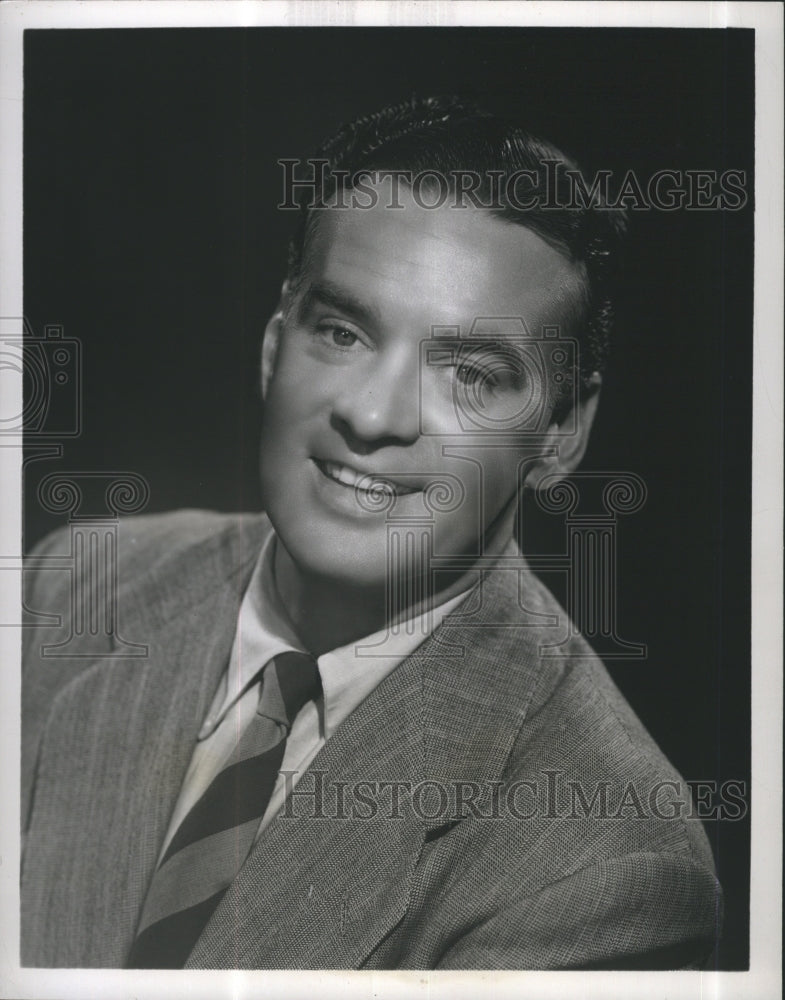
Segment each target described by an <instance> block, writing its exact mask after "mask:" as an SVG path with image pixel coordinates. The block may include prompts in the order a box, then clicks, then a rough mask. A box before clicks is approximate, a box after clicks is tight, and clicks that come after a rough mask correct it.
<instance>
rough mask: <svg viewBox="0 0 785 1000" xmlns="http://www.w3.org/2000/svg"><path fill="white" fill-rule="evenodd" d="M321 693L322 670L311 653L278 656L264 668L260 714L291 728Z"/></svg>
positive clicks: (288, 653) (292, 653)
mask: <svg viewBox="0 0 785 1000" xmlns="http://www.w3.org/2000/svg"><path fill="white" fill-rule="evenodd" d="M321 690H322V683H321V678H320V677H319V667H318V666H317V664H316V660H315V659H314V658H313V657H312V656H309V655H308V653H298V652H295V651H294V650H288V651H287V652H285V653H279V654H278V655H277V656H274V657H273V658H272V660H270V662H269V663H268V664H267V666H266V667H265V668H264V672H263V674H262V691H261V695H260V697H259V708H258V710H257V711H258V712H259V714H260V715H266V716H268V717H269V718H271V719H275V720H276V721H277V722H281V723H283V725H285V726H288V727H291V725H292V723H293V722H294V720H295V718H296V716H297V713H298V712H299V711H300V709H301V708H302V707H303V705H305V704H307V703H308V702H309V701H312V700H313V699H314V698H318V696H319V694H320V693H321Z"/></svg>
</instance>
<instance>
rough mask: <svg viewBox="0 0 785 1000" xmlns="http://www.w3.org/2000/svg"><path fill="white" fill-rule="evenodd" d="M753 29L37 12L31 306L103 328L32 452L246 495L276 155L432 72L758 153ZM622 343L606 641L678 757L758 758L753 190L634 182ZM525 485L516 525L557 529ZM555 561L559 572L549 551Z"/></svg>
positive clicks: (596, 160) (606, 452) (742, 873)
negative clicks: (82, 18)
mask: <svg viewBox="0 0 785 1000" xmlns="http://www.w3.org/2000/svg"><path fill="white" fill-rule="evenodd" d="M753 45H754V38H753V33H752V32H751V31H720V30H717V31H708V30H705V31H704V30H696V31H692V30H678V31H677V30H661V29H658V30H628V29H589V30H586V29H575V30H573V29H546V30H533V29H504V30H497V29H471V30H465V29H429V28H407V29H366V28H351V29H323V28H319V29H308V28H304V29H268V28H265V29H253V30H245V29H218V30H216V29H171V30H147V29H134V30H93V31H77V30H71V31H27V32H26V35H25V112H24V113H25V118H24V128H25V132H24V152H25V161H24V190H25V203H24V210H25V217H24V225H25V235H24V281H25V295H24V300H25V314H26V316H27V319H28V321H29V323H30V324H31V326H32V328H33V329H34V330H35V331H36V332H40V331H42V329H43V327H44V325H45V324H48V323H54V324H62V326H63V329H64V334H65V335H66V336H67V337H74V338H78V339H79V340H80V341H81V344H82V351H83V383H82V401H83V424H82V431H81V434H80V435H79V436H78V437H75V438H73V439H70V440H67V441H66V442H65V447H64V454H63V457H62V459H59V460H51V459H49V460H39V461H34V462H31V463H30V464H29V465H28V467H27V471H26V474H25V480H26V481H25V514H26V521H25V524H26V537H25V546H26V548H27V549H29V548H30V546H31V545H32V544H33V543H34V542H35V541H36V540H37V539H38V538H40V537H41V536H42V535H43V534H44V533H45V532H46V531H48V530H49V529H50V528H53V527H55V526H57V524H58V523H59V522H58V521H57V519H56V518H55V517H54V516H52V515H50V514H47V513H46V512H44V511H43V510H42V509H41V506H40V504H39V502H38V500H37V499H36V486H37V484H38V482H39V481H40V480H41V478H42V477H43V476H44V475H46V474H48V473H50V472H53V471H57V470H69V471H76V470H80V471H99V470H110V471H133V472H136V473H138V474H141V475H142V476H144V477H145V479H146V480H147V481H148V483H149V484H150V490H151V496H150V502H149V504H148V507H147V509H148V510H151V511H152V510H165V509H169V508H173V507H182V506H192V507H210V508H217V509H223V510H236V509H255V508H258V506H259V494H258V487H257V454H256V452H257V438H258V431H257V429H258V425H259V420H260V405H259V400H258V396H257V391H256V373H257V368H258V345H259V337H260V332H261V330H262V329H263V326H264V322H265V320H266V317H267V315H268V314H269V313H270V311H271V310H272V308H273V306H274V304H275V301H276V297H277V291H278V288H279V285H280V282H281V280H282V277H283V266H284V260H285V256H284V255H285V244H286V238H287V234H288V232H289V228H290V225H291V222H292V218H291V215H290V214H289V213H286V212H281V211H278V210H276V208H275V205H276V202H277V201H278V200H279V192H280V190H281V179H280V170H279V168H278V167H277V166H276V160H277V159H278V158H279V157H287V156H290V157H293V156H307V155H310V154H311V153H312V151H313V149H314V147H315V145H316V143H317V142H318V140H319V139H321V138H322V137H323V136H324V135H325V134H327V133H329V132H330V131H331V130H332V129H334V128H335V127H336V126H337V125H338V124H339V123H341V122H342V121H345V120H347V119H348V118H352V117H355V116H356V115H359V114H362V113H366V112H369V111H372V110H374V109H375V108H376V107H378V106H381V105H382V104H384V103H388V102H390V101H394V100H399V99H401V97H402V96H407V95H408V94H409V93H411V92H412V91H415V90H416V91H420V92H433V93H447V92H459V93H462V94H467V95H476V96H479V97H481V98H483V99H485V103H487V104H490V105H491V106H492V107H495V108H496V109H498V110H503V111H511V112H514V113H518V114H519V115H520V117H522V118H523V119H524V120H525V121H526V122H527V124H528V126H529V127H530V128H531V130H532V131H535V132H537V131H538V130H539V131H542V132H543V133H544V134H545V135H547V136H548V137H549V138H551V139H553V140H554V141H555V142H557V144H560V145H561V146H562V147H563V148H565V149H566V150H567V151H569V152H573V153H575V154H577V155H578V157H579V159H581V160H582V162H583V163H584V164H585V165H586V166H587V167H589V168H590V170H591V169H595V168H597V167H603V168H607V169H611V170H613V171H614V175H618V176H621V175H623V173H624V172H625V171H626V170H627V169H628V168H634V169H635V170H636V171H638V172H639V173H640V175H641V176H643V177H648V176H650V175H651V174H652V173H653V172H654V171H656V170H658V169H662V168H673V169H682V170H683V169H712V170H717V171H723V170H726V169H741V170H746V171H747V174H748V177H749V178H750V191H751V178H752V171H753V145H754V136H753V124H754V92H753V80H754V72H753ZM633 214H634V223H633V239H632V243H631V246H630V249H629V252H628V255H627V283H626V290H625V293H624V295H623V298H622V300H621V302H620V303H619V327H620V335H619V343H618V345H617V348H616V353H615V357H614V361H613V364H612V366H611V370H610V372H609V373H608V377H607V379H606V385H605V388H604V390H603V399H602V404H601V407H600V415H599V418H598V420H597V423H596V426H595V432H594V436H593V441H592V444H591V446H590V449H589V453H588V455H587V457H586V460H585V462H584V468H586V469H604V470H609V469H619V470H629V471H632V472H635V473H637V474H638V475H639V476H641V477H642V478H643V479H644V481H645V482H646V484H647V488H648V499H647V502H646V504H645V506H644V507H643V509H642V510H641V511H639V512H638V513H636V514H634V515H632V516H630V517H628V518H626V519H622V522H621V523H620V549H619V579H620V582H621V588H620V593H619V623H620V633H621V635H622V636H623V637H624V638H627V639H630V640H632V641H638V642H645V643H646V644H647V647H648V657H647V659H646V660H644V661H634V660H630V661H627V662H625V661H616V662H613V663H610V664H609V666H610V668H611V671H612V673H613V675H614V677H615V679H616V680H617V682H618V683H619V685H620V687H621V688H622V690H623V691H624V693H625V694H626V695H627V697H628V698H629V700H630V701H631V703H632V704H633V706H634V707H635V709H636V710H637V711H638V713H639V715H640V716H641V718H642V719H643V720H644V722H645V724H646V725H647V726H648V728H649V729H650V730H651V731H652V733H653V734H654V736H655V738H656V739H657V741H658V742H659V743H660V745H661V746H662V748H663V749H664V751H665V752H666V754H667V755H668V756H669V757H670V758H671V759H672V760H673V762H674V763H675V764H676V766H677V767H678V768H679V770H680V771H681V772H682V774H683V775H684V776H685V778H687V779H688V780H699V779H700V780H707V781H714V782H717V783H718V784H721V783H722V782H723V781H727V780H729V779H736V780H740V781H745V782H747V786H746V787H747V790H748V792H749V777H750V775H749V730H750V716H749V685H750V660H749V623H750V618H749V602H750V590H749V558H750V535H749V531H750V464H751V461H750V460H751V354H752V265H753V251H752V204H751V200H750V203H749V204H748V205H747V207H746V208H745V209H744V210H743V211H738V212H718V211H704V212H695V211H686V210H679V211H675V212H668V213H666V212H662V211H656V210H655V211H648V212H635V213H633ZM563 531H564V528H563V524H562V523H561V522H560V520H559V519H558V518H556V519H554V517H553V516H550V517H546V516H545V515H542V514H538V513H537V512H536V511H533V510H532V511H529V512H528V514H527V518H526V521H525V529H524V542H525V544H526V545H527V546H529V547H530V548H533V549H535V550H538V551H548V550H551V551H558V550H559V549H561V547H562V546H563ZM548 582H549V583H553V584H554V589H556V590H557V592H558V588H559V584H558V581H550V580H549V581H548ZM748 822H749V815H747V817H746V818H745V819H744V820H742V821H738V822H731V821H729V820H725V821H722V822H720V821H718V822H709V823H707V829H708V831H709V835H710V838H711V841H712V846H713V848H714V851H715V855H716V858H717V864H718V869H719V875H720V879H721V881H722V883H723V886H724V888H725V892H726V917H725V934H724V937H723V941H722V944H721V946H720V949H719V952H718V955H717V956H716V963H717V967H718V968H725V969H739V968H744V967H746V964H747V961H748V927H749V920H748V887H749V825H748Z"/></svg>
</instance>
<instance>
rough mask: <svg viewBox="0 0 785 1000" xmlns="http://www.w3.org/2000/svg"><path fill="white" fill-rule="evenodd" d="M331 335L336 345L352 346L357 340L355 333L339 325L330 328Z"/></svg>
mask: <svg viewBox="0 0 785 1000" xmlns="http://www.w3.org/2000/svg"><path fill="white" fill-rule="evenodd" d="M331 336H332V341H333V343H334V344H335V346H336V347H352V346H353V345H354V344H356V343H357V340H358V337H357V334H356V333H352V331H351V330H347V329H346V328H345V327H341V326H334V327H333V328H332V330H331Z"/></svg>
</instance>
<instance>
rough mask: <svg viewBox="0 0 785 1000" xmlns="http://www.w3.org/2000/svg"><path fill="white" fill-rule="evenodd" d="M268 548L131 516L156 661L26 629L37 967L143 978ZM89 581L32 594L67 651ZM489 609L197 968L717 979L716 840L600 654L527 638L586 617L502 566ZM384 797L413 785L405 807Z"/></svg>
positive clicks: (385, 714) (480, 598)
mask: <svg viewBox="0 0 785 1000" xmlns="http://www.w3.org/2000/svg"><path fill="white" fill-rule="evenodd" d="M268 530H269V523H268V522H267V520H266V518H265V517H264V516H247V517H246V516H226V515H216V514H208V513H205V512H197V511H180V512H176V513H173V514H169V515H157V516H149V517H139V518H129V519H128V520H127V521H126V522H123V523H122V525H121V547H120V566H121V574H120V577H121V583H120V589H119V602H118V603H119V608H120V633H121V634H122V637H123V638H124V639H126V640H128V641H134V642H139V643H145V644H146V645H147V647H148V655H147V656H146V657H144V658H141V659H140V658H111V657H103V656H96V647H95V643H96V641H97V640H96V637H90V655H84V656H80V655H79V649H78V647H77V648H76V649H75V650H72V652H75V653H76V655H75V656H74V657H72V658H68V659H58V658H46V657H42V656H41V654H40V647H41V644H42V643H47V642H54V641H57V638H58V635H59V634H60V633H59V632H58V630H57V629H52V628H47V629H40V628H37V629H33V628H31V629H29V630H27V642H26V656H25V668H24V685H23V692H24V693H23V702H24V704H23V710H24V723H23V743H24V747H23V795H24V801H23V822H24V823H25V826H26V828H27V834H26V848H25V856H24V864H23V880H22V962H23V964H25V965H33V966H62V967H120V966H122V964H123V962H124V959H125V956H126V953H127V951H128V948H129V946H130V944H131V941H132V939H133V935H134V929H135V925H136V921H137V918H138V916H139V912H140V909H141V906H142V903H143V900H144V895H145V891H146V888H147V885H148V883H149V881H150V878H151V875H152V872H153V869H154V866H155V863H156V858H157V856H158V853H159V850H160V847H161V843H162V838H163V837H164V835H165V832H166V829H167V825H168V822H169V817H170V814H171V812H172V809H173V806H174V804H175V801H176V799H177V796H178V793H179V791H180V787H181V783H182V780H183V776H184V774H185V771H186V768H187V766H188V763H189V760H190V757H191V753H192V750H193V747H194V743H195V738H196V733H197V731H198V729H199V727H200V724H201V722H202V720H203V716H204V715H205V713H206V711H207V708H208V706H209V703H210V700H211V698H212V695H213V693H214V690H215V688H216V685H217V682H218V679H219V677H220V675H221V672H222V671H223V670H224V668H225V666H226V663H227V661H228V656H229V651H230V646H231V642H232V638H233V633H234V629H235V624H236V614H237V611H238V607H239V602H240V599H241V596H242V593H243V590H244V587H245V585H246V583H247V580H248V577H249V574H250V572H251V569H252V567H253V564H254V560H255V559H256V557H257V554H258V551H259V546H260V544H261V541H262V539H263V537H264V534H265V532H266V531H268ZM68 545H69V539H68V536H67V535H65V534H63V533H59V534H56V535H54V536H52V537H50V538H49V539H48V540H47V541H46V542H45V543H44V545H43V547H42V548H41V549H40V550H39V554H47V553H49V554H54V553H56V552H58V551H59V552H62V553H64V552H66V551H67V548H68ZM30 575H31V576H33V574H30ZM69 587H70V582H69V575H68V573H67V572H62V571H61V572H56V571H54V570H52V571H48V572H39V573H37V574H35V575H34V578H33V581H32V587H31V589H30V592H29V595H28V597H27V603H28V607H29V608H31V609H33V610H35V611H44V612H49V613H57V614H60V615H62V616H63V630H62V634H63V635H65V634H67V632H68V630H69V627H70V623H69V621H68V618H67V616H68V613H69V601H70V597H69ZM468 601H469V602H472V604H471V605H470V604H469V603H467V604H465V605H464V606H463V607H461V608H459V609H458V610H457V612H455V613H453V615H451V616H449V617H448V619H447V620H446V621H445V622H444V623H443V625H442V626H441V627H440V628H439V629H438V630H437V631H436V632H435V633H434V634H433V635H432V636H431V637H429V638H428V639H427V640H426V641H425V642H424V643H423V644H422V645H421V646H420V648H419V649H418V650H417V651H416V652H415V653H414V655H412V656H409V657H408V658H407V659H406V660H404V662H403V663H401V664H400V665H399V666H398V667H397V668H396V669H395V670H394V671H393V672H392V674H390V675H389V676H388V677H387V678H386V679H385V680H384V681H382V683H381V684H380V685H379V686H378V687H377V688H376V690H375V691H373V693H372V694H371V695H370V696H369V697H368V698H367V699H366V700H365V701H364V702H363V703H362V704H361V705H360V706H359V707H358V708H357V709H356V710H355V711H354V712H353V713H352V715H351V716H350V717H349V718H348V719H347V720H346V721H345V722H344V724H343V725H342V726H341V727H340V728H339V730H338V731H337V732H336V733H335V734H334V735H333V737H332V738H331V739H330V740H329V741H328V743H327V744H326V745H325V746H324V747H323V749H322V750H321V751H320V753H319V754H318V756H317V758H316V759H315V760H314V762H313V763H312V765H311V767H310V770H311V771H313V772H314V775H313V776H306V777H304V778H303V779H302V781H301V783H300V785H298V786H297V789H296V791H302V792H304V793H305V794H301V795H295V797H294V799H293V801H292V803H291V806H290V809H289V815H286V811H283V812H281V813H279V815H278V816H277V817H276V818H275V819H274V820H273V822H272V823H271V824H270V825H269V826H268V827H267V828H266V830H265V831H264V833H263V834H262V836H261V837H260V839H259V841H258V842H257V844H256V846H255V848H254V849H253V851H252V853H251V855H250V857H249V859H248V861H247V862H246V864H245V866H244V867H243V869H242V870H241V872H240V873H239V875H238V877H237V878H236V880H235V882H234V883H233V885H232V886H231V887H230V889H229V891H228V892H227V894H226V896H225V897H224V899H223V901H222V902H221V904H220V906H219V907H218V909H217V910H216V912H215V914H214V915H213V917H212V919H211V920H210V923H209V924H208V926H207V927H206V929H205V931H204V933H203V935H202V937H201V939H200V940H199V942H198V943H197V945H196V947H195V949H194V951H193V953H192V955H191V957H190V959H189V961H188V967H193V968H219V969H223V968H347V969H351V968H453V969H455V968H490V969H553V968H602V967H605V968H658V967H665V968H675V967H693V966H695V965H697V964H698V963H700V962H701V961H703V960H704V958H705V956H706V954H707V953H708V952H709V951H710V949H711V947H712V945H713V943H714V941H715V939H716V935H717V933H718V928H719V920H720V910H721V892H720V888H719V885H718V883H717V881H716V878H715V875H714V868H713V862H712V856H711V852H710V849H709V846H708V843H707V841H706V837H705V835H704V832H703V829H702V827H701V824H700V822H699V821H697V820H690V819H689V818H684V817H679V816H678V815H676V816H675V818H667V817H668V816H669V815H670V814H671V813H674V812H676V813H678V810H676V809H674V808H673V807H672V806H668V805H667V804H666V805H662V800H661V799H660V798H659V797H658V796H659V794H660V793H659V791H658V790H661V791H662V793H663V795H664V796H665V798H667V796H668V795H669V794H671V793H672V792H673V789H674V788H675V787H677V786H678V783H679V782H680V780H681V779H680V778H679V776H678V774H677V773H676V772H675V771H674V770H673V768H672V767H671V766H670V764H669V763H668V761H667V760H665V758H664V757H663V755H662V753H661V752H660V751H659V750H658V748H657V747H656V745H655V744H654V743H653V741H652V740H651V738H650V737H649V735H648V734H647V732H646V731H645V730H644V728H643V726H642V725H641V723H640V722H639V720H638V719H637V718H636V716H635V715H634V714H633V712H632V711H631V709H630V707H629V706H628V705H627V703H626V702H625V700H624V699H623V698H622V696H621V694H620V693H619V691H618V690H617V689H616V687H615V686H614V684H613V683H612V681H611V680H610V678H609V676H608V674H607V673H606V671H605V669H604V667H603V666H602V664H601V663H600V662H599V661H598V660H597V658H596V657H595V655H594V654H593V653H592V651H591V650H590V649H589V647H588V646H587V645H586V644H585V643H584V642H583V641H582V640H580V639H576V640H575V643H574V646H573V648H572V650H571V652H572V656H571V657H570V658H568V659H549V658H546V657H543V656H542V655H540V646H541V644H543V643H549V642H552V641H553V627H552V626H551V627H548V626H547V625H542V624H540V625H528V626H526V627H522V626H521V624H520V623H521V621H522V618H523V617H524V612H523V611H522V610H521V607H522V606H523V607H524V608H526V609H527V610H528V611H529V612H534V613H539V614H542V615H554V614H560V615H562V616H563V612H562V611H561V610H560V609H559V608H558V606H557V604H556V602H555V601H554V599H553V597H552V596H551V595H550V593H549V592H548V591H547V590H546V589H545V588H544V587H543V586H542V584H541V583H540V582H539V581H538V580H537V579H536V578H535V577H534V576H533V575H532V574H531V573H529V572H523V573H519V572H517V571H514V572H509V571H506V570H504V569H499V570H497V571H494V572H492V573H489V574H488V575H487V577H486V579H485V580H484V583H483V585H482V588H481V592H480V593H477V594H474V595H472V596H471V597H470V598H469V599H468ZM472 612H473V613H472ZM461 616H463V618H464V621H463V622H461V621H460V618H461ZM467 616H468V617H467ZM529 620H531V619H529ZM538 620H539V621H548V619H538ZM110 641H111V640H110V639H107V640H106V642H107V650H106V651H107V652H110V651H111V650H110V646H109V643H110ZM456 647H457V648H462V649H463V655H461V656H456V655H453V654H454V652H455V648H456ZM363 782H365V783H366V784H362V783H363ZM385 782H388V783H389V782H401V783H402V784H401V785H400V786H398V798H399V801H398V802H397V803H396V802H394V801H393V798H392V796H393V792H392V791H391V790H390V786H389V785H384V784H383V783H385ZM663 782H671V783H673V784H670V785H663ZM461 783H463V784H461ZM681 787H682V789H683V788H684V786H681ZM339 788H340V789H343V795H344V804H343V806H342V807H341V806H340V805H339V803H338V800H337V798H336V796H337V795H338V793H339V792H338V790H339ZM458 788H462V789H463V791H462V792H456V790H457V789H458ZM576 788H577V789H578V791H576ZM320 789H321V791H322V793H323V798H324V801H323V802H322V803H321V804H319V803H318V802H317V798H316V793H317V792H318V791H319V790H320ZM309 790H310V792H311V794H310V795H309V794H308V792H309ZM652 790H654V797H653V798H652ZM456 794H458V795H459V797H462V798H463V801H464V807H463V808H462V809H459V808H455V809H453V808H452V805H453V803H454V797H455V795H456ZM444 796H447V797H448V798H447V799H444ZM682 797H683V794H682ZM363 799H364V803H363ZM467 801H469V802H470V805H469V806H467V805H466V804H465V803H466V802H467ZM462 813H465V815H464V816H463V817H462V818H461V814H462ZM661 817H662V818H661Z"/></svg>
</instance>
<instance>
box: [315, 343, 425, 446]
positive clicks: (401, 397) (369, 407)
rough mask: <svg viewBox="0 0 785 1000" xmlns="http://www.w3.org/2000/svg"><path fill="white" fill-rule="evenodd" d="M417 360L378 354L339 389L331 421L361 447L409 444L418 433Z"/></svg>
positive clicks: (418, 390) (418, 388)
mask: <svg viewBox="0 0 785 1000" xmlns="http://www.w3.org/2000/svg"><path fill="white" fill-rule="evenodd" d="M418 372H419V369H418V365H417V363H416V360H415V362H414V363H412V362H411V360H409V359H406V358H403V357H397V358H396V357H384V356H383V354H382V353H381V352H380V353H378V354H376V355H375V356H374V357H373V358H372V359H371V360H369V362H368V364H367V366H366V367H365V369H364V371H363V372H362V377H361V378H360V377H359V376H360V372H358V371H357V370H356V369H355V370H354V372H353V379H354V381H353V382H351V383H350V384H347V385H344V386H342V387H341V390H340V391H339V392H338V394H337V395H336V397H335V399H334V403H333V419H334V421H335V422H336V423H337V424H339V425H340V429H341V430H342V431H344V433H346V432H348V434H349V436H350V437H352V438H354V439H356V440H357V441H360V442H362V443H363V444H365V445H366V446H367V445H373V446H374V447H381V446H383V445H385V444H393V443H394V444H411V443H412V442H414V441H415V440H416V439H417V438H418V437H419V433H420V407H419V394H420V387H419V377H418Z"/></svg>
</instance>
